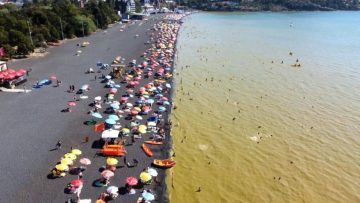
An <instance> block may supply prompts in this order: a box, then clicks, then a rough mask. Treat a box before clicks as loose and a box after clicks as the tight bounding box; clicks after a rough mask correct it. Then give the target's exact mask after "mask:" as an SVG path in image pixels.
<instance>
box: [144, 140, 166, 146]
mask: <svg viewBox="0 0 360 203" xmlns="http://www.w3.org/2000/svg"><path fill="white" fill-rule="evenodd" d="M144 143H146V144H152V145H162V144H163V142H157V141H154V140H148V141H145V142H144Z"/></svg>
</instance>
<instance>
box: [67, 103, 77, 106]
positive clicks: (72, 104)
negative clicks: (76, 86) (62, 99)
mask: <svg viewBox="0 0 360 203" xmlns="http://www.w3.org/2000/svg"><path fill="white" fill-rule="evenodd" d="M68 106H71V107H73V106H76V102H68Z"/></svg>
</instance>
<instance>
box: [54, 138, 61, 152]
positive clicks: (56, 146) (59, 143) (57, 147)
mask: <svg viewBox="0 0 360 203" xmlns="http://www.w3.org/2000/svg"><path fill="white" fill-rule="evenodd" d="M61 145H62V143H61V140H58V141H57V143H56V145H55V148H56V150H59V149H61Z"/></svg>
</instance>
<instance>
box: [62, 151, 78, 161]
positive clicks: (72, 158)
mask: <svg viewBox="0 0 360 203" xmlns="http://www.w3.org/2000/svg"><path fill="white" fill-rule="evenodd" d="M64 158H69V159H71V160H75V159H76V155H75V154H72V153H67V154H65V155H64Z"/></svg>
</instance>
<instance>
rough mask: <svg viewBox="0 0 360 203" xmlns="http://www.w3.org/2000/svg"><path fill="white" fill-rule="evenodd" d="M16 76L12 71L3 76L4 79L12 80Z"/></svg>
mask: <svg viewBox="0 0 360 203" xmlns="http://www.w3.org/2000/svg"><path fill="white" fill-rule="evenodd" d="M15 77H16V75H15V74H14V73H9V74H8V75H6V76H5V77H4V79H5V80H12V79H14V78H15Z"/></svg>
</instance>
